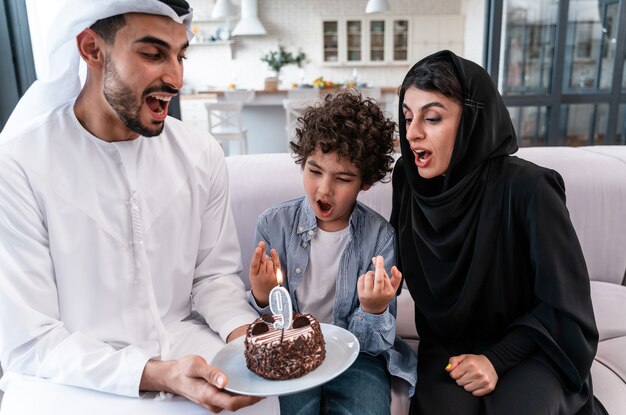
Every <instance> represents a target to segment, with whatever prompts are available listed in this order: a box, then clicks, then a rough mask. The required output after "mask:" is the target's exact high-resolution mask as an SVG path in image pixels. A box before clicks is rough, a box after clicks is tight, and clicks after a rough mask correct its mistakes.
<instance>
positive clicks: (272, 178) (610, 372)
mask: <svg viewBox="0 0 626 415" xmlns="http://www.w3.org/2000/svg"><path fill="white" fill-rule="evenodd" d="M517 155H518V156H520V157H522V158H524V159H527V160H530V161H533V162H535V163H537V164H540V165H543V166H547V167H550V168H554V169H555V170H557V171H559V172H560V173H561V174H562V176H563V178H564V180H565V185H566V189H567V205H568V208H569V210H570V214H571V218H572V222H573V223H574V227H575V228H576V231H577V233H578V237H579V239H580V242H581V244H582V248H583V252H584V254H585V258H586V260H587V266H588V268H589V275H590V277H591V280H592V281H591V294H592V299H593V304H594V309H595V315H596V321H597V323H598V329H599V331H600V345H599V347H598V353H597V356H596V360H595V362H594V364H593V366H592V373H593V377H594V379H593V381H594V389H595V394H596V395H597V396H598V397H599V398H600V400H601V401H602V402H603V404H604V405H605V406H606V408H607V410H608V411H609V413H610V414H614V415H617V414H624V413H626V287H625V286H624V283H625V281H624V279H625V278H626V275H625V271H626V146H606V147H602V146H600V147H598V146H596V147H585V148H567V147H537V148H525V149H521V150H520V151H519V152H518V154H517ZM227 162H228V167H229V171H230V190H231V195H230V196H231V200H232V210H233V214H234V216H235V221H236V224H237V232H238V236H239V240H240V242H241V249H242V259H243V262H244V270H246V269H247V267H248V262H249V260H250V255H251V252H252V250H253V248H254V245H255V242H254V241H253V238H254V226H255V223H256V219H257V217H258V215H259V213H261V212H262V211H263V210H264V209H266V208H268V207H270V206H272V205H274V204H277V203H279V202H281V201H283V200H287V199H290V198H293V197H296V196H299V195H301V194H302V180H301V176H300V168H299V166H297V165H296V164H295V163H294V162H293V160H292V159H291V157H290V156H289V155H288V154H286V153H285V154H263V155H249V156H236V157H228V158H227ZM361 199H362V200H363V202H365V203H367V204H368V205H369V206H370V207H372V208H374V209H376V210H377V211H378V212H380V213H381V214H382V215H383V216H385V217H389V214H390V212H391V184H390V183H386V184H378V185H376V186H374V187H373V188H372V189H370V190H369V191H367V192H363V193H362V194H361ZM243 278H244V281H247V272H246V271H244V275H243ZM412 320H413V302H412V300H411V297H410V295H408V292H404V293H403V294H402V295H401V296H400V298H399V307H398V333H399V334H400V335H401V336H402V337H404V338H405V339H407V340H408V341H409V342H411V343H412V344H413V345H414V346H415V347H417V343H418V337H417V333H416V332H415V327H414V325H413V321H412ZM1 373H2V371H1V368H0V375H1ZM395 386H398V385H395ZM1 398H2V392H1V391H0V399H1ZM407 410H408V399H407V398H406V397H405V394H404V393H403V391H402V390H398V389H396V390H394V394H393V402H392V414H393V415H400V414H406V412H407Z"/></svg>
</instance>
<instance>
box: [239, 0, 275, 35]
mask: <svg viewBox="0 0 626 415" xmlns="http://www.w3.org/2000/svg"><path fill="white" fill-rule="evenodd" d="M257 12H258V5H257V0H241V20H239V23H237V26H235V29H233V36H242V35H265V34H267V31H266V30H265V27H263V24H262V23H261V21H260V20H259V17H258V15H257Z"/></svg>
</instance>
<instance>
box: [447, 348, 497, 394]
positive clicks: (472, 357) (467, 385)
mask: <svg viewBox="0 0 626 415" xmlns="http://www.w3.org/2000/svg"><path fill="white" fill-rule="evenodd" d="M446 371H447V372H448V373H449V374H450V377H451V378H452V379H454V380H456V383H457V385H459V386H462V387H463V389H465V390H466V391H468V392H471V394H472V395H474V396H484V395H487V394H488V393H491V392H493V390H494V389H495V388H496V384H497V383H498V374H497V373H496V370H495V369H494V367H493V365H492V364H491V362H490V361H489V359H488V358H487V357H486V356H485V355H482V354H480V355H476V354H462V355H459V356H453V357H451V358H450V360H449V361H448V366H446Z"/></svg>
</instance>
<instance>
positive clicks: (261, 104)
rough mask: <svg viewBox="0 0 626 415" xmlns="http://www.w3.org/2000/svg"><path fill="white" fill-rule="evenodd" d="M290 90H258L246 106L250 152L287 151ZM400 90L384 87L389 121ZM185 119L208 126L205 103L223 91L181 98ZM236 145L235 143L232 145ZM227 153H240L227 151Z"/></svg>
mask: <svg viewBox="0 0 626 415" xmlns="http://www.w3.org/2000/svg"><path fill="white" fill-rule="evenodd" d="M340 90H341V89H340V88H324V89H321V90H319V89H318V91H319V92H320V96H325V95H326V94H327V93H336V92H337V91H340ZM288 91H289V90H287V89H279V90H276V91H268V90H256V91H255V97H254V99H253V100H252V101H251V102H247V103H245V104H244V108H243V113H242V121H243V125H244V127H245V128H247V130H248V153H252V154H259V153H280V152H286V151H288V150H287V148H288V147H287V143H288V140H287V131H286V121H287V119H286V115H285V114H286V113H285V109H284V108H283V100H285V99H286V98H287V96H288ZM397 91H398V88H397V87H381V98H380V101H379V105H380V106H381V107H382V109H383V111H384V112H385V113H386V115H387V116H388V117H389V118H392V119H394V120H396V121H397V111H398V93H397ZM180 98H181V110H182V118H183V121H185V122H186V123H189V124H192V125H194V126H195V127H196V128H198V129H202V130H206V129H207V126H208V120H207V115H206V114H207V113H206V109H205V107H204V104H205V103H206V102H211V101H212V102H215V101H220V100H223V99H224V91H223V90H210V91H200V92H198V93H196V94H187V95H181V96H180ZM233 144H234V143H233ZM227 154H237V153H233V152H231V151H230V148H229V149H227Z"/></svg>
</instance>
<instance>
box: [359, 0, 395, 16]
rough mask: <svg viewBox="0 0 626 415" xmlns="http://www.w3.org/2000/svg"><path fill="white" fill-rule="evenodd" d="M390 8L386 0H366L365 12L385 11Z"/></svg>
mask: <svg viewBox="0 0 626 415" xmlns="http://www.w3.org/2000/svg"><path fill="white" fill-rule="evenodd" d="M389 10H391V7H390V6H389V1H388V0H368V2H367V6H365V13H367V14H371V13H386V12H388V11H389Z"/></svg>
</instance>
